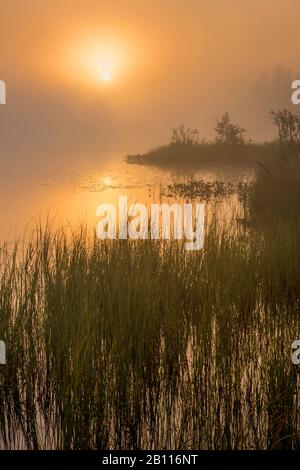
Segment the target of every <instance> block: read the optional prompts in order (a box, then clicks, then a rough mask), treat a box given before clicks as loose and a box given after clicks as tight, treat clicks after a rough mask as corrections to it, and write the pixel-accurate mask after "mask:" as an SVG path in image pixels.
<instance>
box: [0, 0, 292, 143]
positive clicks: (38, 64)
mask: <svg viewBox="0 0 300 470" xmlns="http://www.w3.org/2000/svg"><path fill="white" fill-rule="evenodd" d="M296 4H297V2H296V1H295V0H284V1H283V0H264V1H261V0H242V1H241V0H164V1H160V2H158V1H154V0H151V1H148V0H138V1H130V0H127V1H124V0H123V1H115V0H110V1H109V2H105V1H102V0H85V1H84V2H83V1H82V0H80V1H79V0H43V1H40V0H26V2H25V1H23V0H7V1H4V0H2V1H1V4H0V79H3V80H5V81H6V84H7V105H6V107H5V110H4V108H2V109H1V113H0V127H1V129H2V131H1V135H2V139H1V140H2V144H0V145H4V144H5V145H6V148H10V146H14V145H18V144H19V145H21V146H23V147H28V148H38V149H40V148H56V149H59V148H75V149H76V148H85V147H86V148H96V147H99V148H105V149H123V148H124V150H125V149H126V150H127V149H128V150H131V149H133V150H135V149H138V150H139V149H141V150H143V149H145V148H148V147H149V146H155V145H157V144H160V143H162V142H164V141H166V140H167V138H168V134H169V127H170V126H172V125H176V124H177V123H179V122H181V121H184V122H186V123H187V124H190V125H193V126H197V127H199V130H200V135H201V136H204V137H208V138H209V137H211V135H212V130H213V128H214V118H215V117H216V116H217V115H219V114H220V113H222V112H223V111H224V110H228V111H229V112H230V113H231V114H232V116H233V118H234V119H235V120H238V121H239V122H240V123H241V125H242V126H243V127H246V128H247V129H248V131H249V132H248V134H249V137H252V138H254V139H255V138H257V139H263V138H270V137H271V130H270V129H271V128H270V123H269V122H268V116H267V111H268V109H269V108H270V107H276V106H280V105H281V104H282V103H284V102H285V100H286V99H287V97H288V96H289V90H288V89H287V87H288V83H289V80H290V78H292V79H296V78H299V76H297V71H299V69H300V67H299V65H298V64H299V57H300V41H299V15H298V11H297V7H296ZM103 57H105V59H103ZM103 60H105V61H108V62H110V67H111V68H112V81H111V82H110V83H109V84H104V83H103V82H102V81H101V78H100V75H99V74H100V72H99V69H100V68H101V66H102V65H101V61H103ZM278 66H281V67H282V68H283V69H282V70H281V71H277V72H274V70H275V69H276V67H278ZM286 69H289V70H291V75H288V74H287V73H285V72H284V70H286Z"/></svg>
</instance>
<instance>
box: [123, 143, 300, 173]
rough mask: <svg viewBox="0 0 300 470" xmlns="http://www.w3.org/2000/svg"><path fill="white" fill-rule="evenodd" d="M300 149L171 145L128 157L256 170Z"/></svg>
mask: <svg viewBox="0 0 300 470" xmlns="http://www.w3.org/2000/svg"><path fill="white" fill-rule="evenodd" d="M298 155H300V149H299V148H298V147H294V148H292V147H284V146H282V145H279V144H278V143H277V142H270V143H260V144H254V143H248V144H242V145H226V144H223V145H221V144H218V143H209V142H206V143H199V144H172V143H170V144H168V145H162V146H160V147H158V148H155V149H153V150H150V151H148V152H146V153H144V154H136V155H127V156H126V157H125V160H126V162H127V163H129V164H138V165H155V166H161V167H184V166H187V167H193V168H197V167H200V168H201V167H208V166H217V167H218V166H224V165H233V166H238V167H249V168H256V167H257V162H258V161H259V162H262V163H265V162H268V161H269V160H272V159H273V160H275V159H278V158H283V157H284V156H287V157H289V158H292V159H294V158H297V157H298Z"/></svg>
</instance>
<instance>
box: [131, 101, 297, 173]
mask: <svg viewBox="0 0 300 470" xmlns="http://www.w3.org/2000/svg"><path fill="white" fill-rule="evenodd" d="M270 116H271V119H272V122H273V124H274V126H275V129H276V136H275V139H274V140H273V141H272V142H264V143H254V142H252V141H251V140H250V139H248V140H247V139H246V138H245V134H246V130H245V129H244V128H242V127H241V126H240V125H239V124H235V123H233V122H232V120H231V118H230V115H229V113H228V112H225V114H224V115H223V116H221V118H217V119H216V127H215V138H214V139H213V140H211V141H206V140H205V139H202V140H200V137H199V131H198V129H196V128H191V127H189V126H186V125H184V124H180V125H179V126H178V127H174V128H171V136H170V139H169V143H168V144H165V145H162V146H160V147H158V148H156V149H153V150H150V151H149V152H147V153H145V154H136V155H127V156H126V161H127V162H128V163H137V164H155V165H164V164H166V165H168V164H184V163H186V164H207V163H210V164H217V163H224V162H226V161H228V162H234V163H239V164H251V163H252V164H253V161H257V160H258V159H259V160H260V161H261V160H264V159H268V157H270V156H273V155H275V156H280V155H281V156H283V157H297V156H298V155H299V154H300V119H299V117H298V116H297V115H295V114H293V113H292V112H291V111H289V110H287V109H279V110H278V111H271V112H270Z"/></svg>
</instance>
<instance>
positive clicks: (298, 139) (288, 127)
mask: <svg viewBox="0 0 300 470" xmlns="http://www.w3.org/2000/svg"><path fill="white" fill-rule="evenodd" d="M271 116H272V121H273V124H274V125H275V126H276V127H277V132H278V140H279V142H280V143H281V144H289V145H293V144H295V143H300V119H299V117H298V116H296V115H295V114H293V113H292V112H291V111H289V110H288V109H279V110H278V111H271Z"/></svg>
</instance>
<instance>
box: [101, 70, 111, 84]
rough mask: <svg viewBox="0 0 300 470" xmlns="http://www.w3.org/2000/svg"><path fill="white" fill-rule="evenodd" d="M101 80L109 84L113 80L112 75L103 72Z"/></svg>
mask: <svg viewBox="0 0 300 470" xmlns="http://www.w3.org/2000/svg"><path fill="white" fill-rule="evenodd" d="M101 78H102V80H103V81H104V82H108V81H109V80H110V79H111V73H110V72H109V71H105V72H102V74H101Z"/></svg>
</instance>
